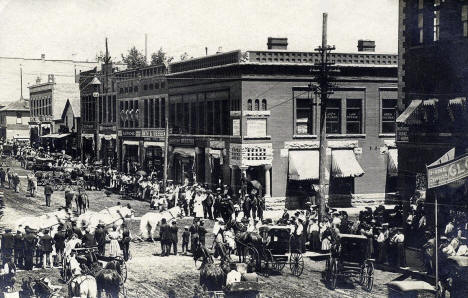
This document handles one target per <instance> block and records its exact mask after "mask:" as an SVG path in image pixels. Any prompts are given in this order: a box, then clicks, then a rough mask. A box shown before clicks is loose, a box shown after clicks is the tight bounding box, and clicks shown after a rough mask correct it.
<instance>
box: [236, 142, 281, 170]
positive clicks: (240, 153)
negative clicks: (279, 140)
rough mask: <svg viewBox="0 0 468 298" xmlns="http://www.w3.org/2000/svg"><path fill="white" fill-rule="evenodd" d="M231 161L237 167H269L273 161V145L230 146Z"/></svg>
mask: <svg viewBox="0 0 468 298" xmlns="http://www.w3.org/2000/svg"><path fill="white" fill-rule="evenodd" d="M229 149H230V150H229V161H230V164H231V165H235V166H247V167H249V166H260V165H268V164H271V163H272V161H273V147H272V144H271V143H264V144H230V147H229Z"/></svg>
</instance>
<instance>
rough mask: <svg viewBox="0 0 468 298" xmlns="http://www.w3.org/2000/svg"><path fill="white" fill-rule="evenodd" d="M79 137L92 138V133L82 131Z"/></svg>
mask: <svg viewBox="0 0 468 298" xmlns="http://www.w3.org/2000/svg"><path fill="white" fill-rule="evenodd" d="M81 137H82V138H84V139H94V135H93V134H92V133H83V134H81Z"/></svg>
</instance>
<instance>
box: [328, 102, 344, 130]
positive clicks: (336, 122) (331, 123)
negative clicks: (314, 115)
mask: <svg viewBox="0 0 468 298" xmlns="http://www.w3.org/2000/svg"><path fill="white" fill-rule="evenodd" d="M326 120H327V133H330V134H340V133H341V99H338V98H330V99H328V103H327V119H326Z"/></svg>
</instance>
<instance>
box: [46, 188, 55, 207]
mask: <svg viewBox="0 0 468 298" xmlns="http://www.w3.org/2000/svg"><path fill="white" fill-rule="evenodd" d="M53 192H54V190H53V189H52V186H51V185H50V183H47V185H46V186H44V196H45V199H46V206H47V207H50V198H51V197H52V193H53Z"/></svg>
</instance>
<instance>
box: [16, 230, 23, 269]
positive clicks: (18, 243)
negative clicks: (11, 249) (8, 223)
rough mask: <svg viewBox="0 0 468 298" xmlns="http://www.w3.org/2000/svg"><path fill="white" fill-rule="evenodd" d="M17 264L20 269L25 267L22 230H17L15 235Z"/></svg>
mask: <svg viewBox="0 0 468 298" xmlns="http://www.w3.org/2000/svg"><path fill="white" fill-rule="evenodd" d="M15 264H16V267H18V268H23V266H24V239H23V234H22V233H21V231H20V230H17V231H16V235H15Z"/></svg>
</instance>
